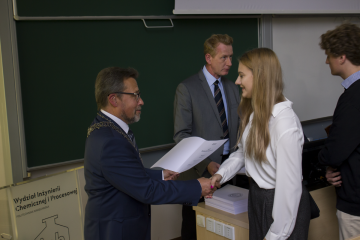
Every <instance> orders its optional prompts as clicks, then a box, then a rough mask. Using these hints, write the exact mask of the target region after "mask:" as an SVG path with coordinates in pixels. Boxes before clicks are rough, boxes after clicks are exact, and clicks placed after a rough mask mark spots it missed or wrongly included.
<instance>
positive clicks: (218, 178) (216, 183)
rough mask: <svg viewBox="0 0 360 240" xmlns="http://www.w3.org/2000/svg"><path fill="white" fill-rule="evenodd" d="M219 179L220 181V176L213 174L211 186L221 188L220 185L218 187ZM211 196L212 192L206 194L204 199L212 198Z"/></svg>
mask: <svg viewBox="0 0 360 240" xmlns="http://www.w3.org/2000/svg"><path fill="white" fill-rule="evenodd" d="M221 179H222V176H221V175H219V174H215V175H214V176H212V177H211V178H210V180H211V186H216V187H217V188H220V187H221V185H220V181H221ZM212 195H213V192H212V193H210V194H208V195H206V196H205V198H212Z"/></svg>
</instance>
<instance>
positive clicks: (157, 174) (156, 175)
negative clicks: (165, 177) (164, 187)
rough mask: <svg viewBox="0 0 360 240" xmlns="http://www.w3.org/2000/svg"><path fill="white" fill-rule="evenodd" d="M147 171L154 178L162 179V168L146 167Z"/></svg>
mask: <svg viewBox="0 0 360 240" xmlns="http://www.w3.org/2000/svg"><path fill="white" fill-rule="evenodd" d="M145 171H146V173H147V174H148V175H149V176H150V177H151V178H152V179H156V180H162V170H153V169H148V168H145Z"/></svg>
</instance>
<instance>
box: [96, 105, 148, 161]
mask: <svg viewBox="0 0 360 240" xmlns="http://www.w3.org/2000/svg"><path fill="white" fill-rule="evenodd" d="M97 119H98V121H99V122H111V123H112V124H113V126H114V127H115V128H113V129H114V130H115V131H117V132H118V133H120V134H121V135H122V136H123V137H124V138H125V139H126V140H127V141H128V142H129V143H130V144H131V145H132V146H133V147H134V148H135V149H136V151H137V152H138V154H139V158H140V160H141V163H143V160H142V158H141V154H140V152H139V149H138V147H137V145H136V143H133V141H131V139H130V137H129V136H128V135H127V134H126V132H125V131H124V130H123V129H122V128H121V127H120V126H119V125H118V124H117V123H116V122H114V121H113V120H112V119H111V118H109V117H107V116H105V115H104V114H103V113H102V112H101V111H99V112H98V114H97Z"/></svg>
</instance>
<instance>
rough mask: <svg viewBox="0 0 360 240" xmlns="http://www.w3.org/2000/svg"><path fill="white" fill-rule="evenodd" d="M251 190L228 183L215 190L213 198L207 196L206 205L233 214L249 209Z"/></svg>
mask: <svg viewBox="0 0 360 240" xmlns="http://www.w3.org/2000/svg"><path fill="white" fill-rule="evenodd" d="M248 196H249V190H247V189H244V188H240V187H236V186H233V185H226V186H224V187H222V188H220V189H219V190H217V191H215V193H214V194H213V197H212V198H205V205H208V206H210V207H214V208H217V209H220V210H223V211H225V212H229V213H232V214H239V213H242V212H246V211H247V210H248Z"/></svg>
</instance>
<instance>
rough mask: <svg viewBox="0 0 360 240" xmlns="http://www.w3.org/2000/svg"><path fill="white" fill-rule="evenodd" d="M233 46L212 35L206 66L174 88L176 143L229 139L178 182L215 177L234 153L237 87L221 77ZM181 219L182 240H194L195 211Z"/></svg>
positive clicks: (188, 211)
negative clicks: (186, 139)
mask: <svg viewBox="0 0 360 240" xmlns="http://www.w3.org/2000/svg"><path fill="white" fill-rule="evenodd" d="M232 43H233V39H232V38H231V37H230V36H228V35H227V34H225V35H222V34H214V35H212V36H211V37H210V38H209V39H207V40H206V41H205V43H204V54H205V60H206V65H205V66H204V67H203V68H202V69H201V70H200V71H199V72H198V73H197V74H195V75H193V76H191V77H189V78H188V79H186V80H184V81H183V82H182V83H180V84H179V86H178V87H177V89H176V95H175V102H174V120H175V122H174V140H175V142H176V143H179V142H180V141H181V140H182V139H184V138H187V137H191V136H198V137H201V138H204V139H205V140H219V139H224V138H226V139H229V141H227V142H226V143H225V144H224V146H223V147H221V148H219V149H218V150H217V151H215V152H214V153H213V154H212V155H211V156H209V157H208V158H207V159H205V160H204V161H202V162H200V163H199V164H198V165H196V166H195V167H193V168H191V169H189V170H188V171H186V172H184V173H181V174H180V178H179V179H182V180H189V179H196V178H199V177H202V176H204V177H210V176H212V175H214V173H215V172H216V171H217V170H218V169H219V166H220V164H221V163H222V162H223V161H224V160H226V159H227V158H228V157H229V154H230V153H231V152H233V151H234V146H235V145H236V140H237V132H238V128H239V117H238V114H237V108H238V106H239V102H240V97H239V88H238V87H237V86H236V85H235V83H234V82H232V81H229V80H227V79H226V78H225V77H224V76H225V75H227V74H228V72H229V69H230V67H231V65H232V56H233V48H232ZM244 178H245V181H244V179H242V180H243V181H244V182H245V186H246V185H247V184H248V180H247V177H245V176H244ZM239 180H240V179H239ZM201 201H203V200H201ZM182 216H183V221H182V230H181V237H182V239H183V240H185V239H186V240H190V239H191V240H192V239H196V220H195V211H194V210H192V207H190V206H183V211H182Z"/></svg>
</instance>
